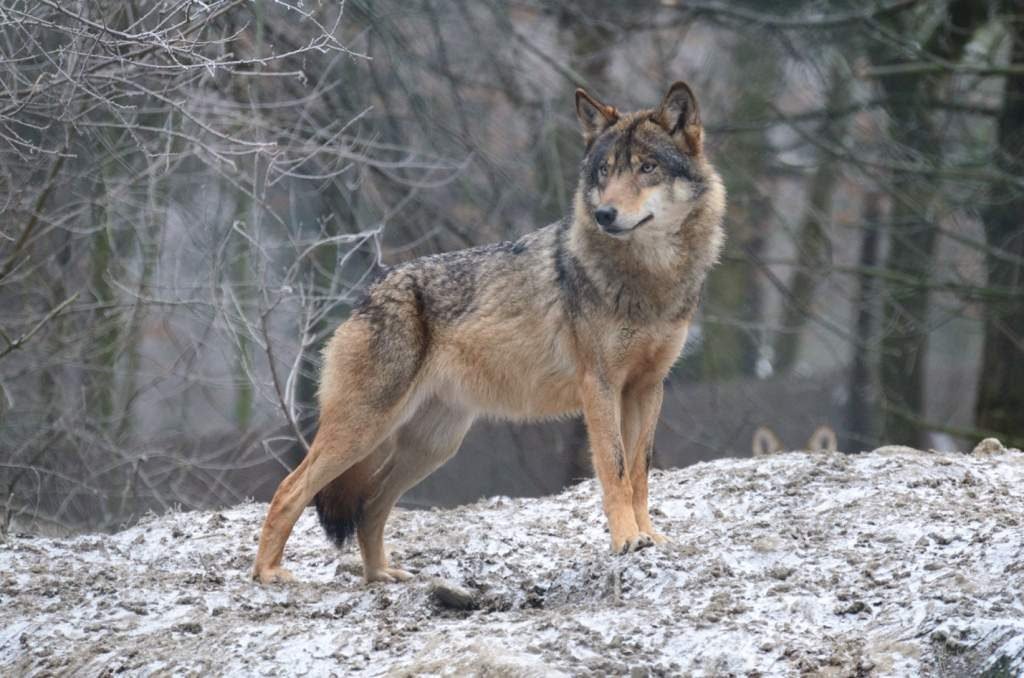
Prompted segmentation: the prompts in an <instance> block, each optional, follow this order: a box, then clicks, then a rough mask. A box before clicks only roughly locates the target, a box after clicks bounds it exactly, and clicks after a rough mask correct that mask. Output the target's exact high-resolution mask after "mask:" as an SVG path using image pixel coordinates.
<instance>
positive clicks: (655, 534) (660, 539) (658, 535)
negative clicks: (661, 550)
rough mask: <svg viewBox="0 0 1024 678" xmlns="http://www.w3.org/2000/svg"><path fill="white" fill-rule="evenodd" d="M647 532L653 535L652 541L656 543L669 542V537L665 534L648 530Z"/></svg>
mask: <svg viewBox="0 0 1024 678" xmlns="http://www.w3.org/2000/svg"><path fill="white" fill-rule="evenodd" d="M647 534H649V535H650V536H651V541H653V542H654V543H655V544H667V543H668V537H666V536H665V535H663V534H662V533H660V532H648V533H647Z"/></svg>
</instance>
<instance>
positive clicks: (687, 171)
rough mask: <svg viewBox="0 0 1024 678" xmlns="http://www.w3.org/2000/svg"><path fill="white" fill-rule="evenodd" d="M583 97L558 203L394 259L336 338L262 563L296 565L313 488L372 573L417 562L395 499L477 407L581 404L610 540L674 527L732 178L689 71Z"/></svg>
mask: <svg viewBox="0 0 1024 678" xmlns="http://www.w3.org/2000/svg"><path fill="white" fill-rule="evenodd" d="M576 113H577V116H578V118H579V121H580V125H581V127H582V132H583V142H584V155H583V160H582V162H581V164H580V172H579V182H578V186H577V190H576V192H575V194H574V197H573V201H572V205H571V208H570V210H569V211H568V214H567V215H566V216H565V217H564V218H563V219H561V220H560V221H558V222H556V223H554V224H551V225H549V226H547V227H545V228H541V229H539V230H537V231H534V232H531V233H529V234H527V235H525V236H524V237H522V238H520V239H519V240H517V241H515V242H503V243H498V244H492V245H486V246H482V247H475V248H471V249H466V250H461V251H456V252H449V253H444V254H438V255H434V256H427V257H423V258H420V259H415V260H413V261H409V262H406V263H403V264H400V265H397V266H395V267H393V268H390V269H388V270H387V271H386V272H385V273H384V274H383V275H382V276H381V277H380V278H379V279H378V280H377V281H376V282H375V283H373V284H372V285H371V286H370V287H369V289H368V290H367V292H366V295H365V299H364V300H363V301H362V302H361V303H360V304H358V305H357V306H356V307H355V308H354V309H353V311H352V313H351V315H350V316H349V318H348V319H347V320H346V321H345V322H344V323H342V325H341V326H340V327H339V328H338V329H337V331H336V332H335V334H334V335H333V337H332V338H331V339H330V341H329V342H328V344H327V346H326V348H325V350H324V353H323V367H322V372H321V378H320V389H319V404H320V424H319V430H318V432H317V435H316V437H315V439H314V441H313V444H312V445H311V447H310V450H309V453H308V454H307V456H306V457H305V459H304V460H303V461H302V463H300V464H299V465H298V466H297V467H296V468H295V470H294V471H293V472H292V473H291V474H290V475H288V476H287V477H286V478H285V479H284V480H283V481H282V482H281V485H280V487H279V488H278V489H277V491H276V493H275V494H274V497H273V499H272V501H271V502H270V506H269V508H268V511H267V515H266V519H265V521H264V523H263V529H262V531H261V534H260V542H259V548H258V552H257V554H256V561H255V564H254V566H253V571H252V575H253V578H254V579H256V580H258V581H259V582H261V583H269V582H274V581H288V580H291V579H292V576H291V575H290V574H289V573H288V572H287V570H285V569H283V568H282V567H281V558H282V554H283V552H284V546H285V542H286V541H287V539H288V536H289V535H290V533H291V530H292V527H293V526H294V524H295V521H296V519H297V518H298V517H299V515H300V514H301V513H302V510H303V508H304V507H305V506H306V505H307V504H308V503H309V502H310V500H313V499H314V498H315V503H316V509H317V513H318V515H319V518H320V522H321V523H322V525H323V527H324V528H325V530H326V532H327V534H328V536H329V537H331V538H332V539H333V540H334V541H335V542H336V543H337V544H338V545H339V546H340V545H341V544H343V543H344V542H345V541H346V540H347V539H349V538H350V537H352V536H353V535H354V536H355V537H356V539H357V541H358V543H359V548H360V551H361V554H362V560H363V574H364V576H365V579H366V581H367V582H374V581H384V582H394V581H404V580H407V579H409V578H410V577H411V576H412V575H411V574H410V573H409V572H406V571H404V570H401V569H399V568H396V567H393V566H392V565H391V564H390V563H389V562H388V558H387V555H386V552H385V549H384V524H385V522H386V521H387V518H388V514H389V513H390V512H391V509H392V507H393V506H394V504H395V502H396V501H397V500H398V499H399V497H400V496H401V495H402V494H403V493H404V492H405V491H406V490H408V489H409V488H411V487H412V486H413V485H415V484H416V483H418V482H419V481H420V480H422V479H423V478H425V477H426V476H427V475H429V474H430V473H431V472H432V471H434V470H435V469H436V468H438V467H439V466H440V465H441V464H443V463H444V462H445V461H446V460H447V459H449V458H450V457H451V456H452V455H453V454H455V452H456V451H457V450H458V448H459V445H460V443H461V442H462V439H463V437H464V436H465V435H466V432H467V430H468V429H469V427H470V425H471V424H472V422H473V420H474V419H475V418H476V417H478V416H482V415H483V416H491V417H497V418H505V419H512V420H538V419H545V418H554V417H565V416H576V415H579V414H582V415H583V417H584V420H585V424H586V429H587V435H588V439H589V442H590V447H591V454H592V456H593V464H594V469H595V471H596V474H597V477H598V479H599V480H600V484H601V490H602V499H603V501H602V503H603V508H604V513H605V515H606V517H607V521H608V530H609V532H610V536H611V548H612V550H613V551H615V552H619V553H624V552H630V551H634V550H636V549H641V548H644V547H647V546H651V545H652V544H656V543H661V542H663V541H665V537H663V536H662V535H660V534H659V533H658V532H657V531H655V529H654V526H653V525H652V524H651V518H650V515H649V513H648V510H647V474H648V469H649V467H650V462H651V451H652V444H653V440H654V430H655V426H656V424H657V421H658V414H659V411H660V409H661V403H662V395H663V382H664V379H665V377H666V375H667V374H668V371H669V369H670V368H671V367H672V365H673V363H674V362H675V361H676V359H677V358H678V356H679V354H680V352H681V350H682V348H683V344H684V342H685V341H686V335H687V331H688V329H689V326H690V323H691V320H692V319H693V316H694V312H695V310H696V309H697V304H698V301H699V298H700V293H701V289H702V286H703V284H704V280H705V278H706V276H707V274H708V272H709V270H710V269H711V268H712V266H713V265H714V264H715V262H716V261H717V259H718V257H719V253H720V251H721V248H722V245H723V241H724V238H725V235H724V230H723V227H722V221H723V217H724V214H725V203H726V195H725V187H724V185H723V183H722V180H721V178H720V177H719V175H718V173H717V172H716V171H715V169H714V168H713V167H712V165H711V163H710V162H709V160H708V158H707V156H706V154H705V152H704V128H703V125H702V122H701V117H700V112H699V108H698V104H697V99H696V97H695V96H694V94H693V91H692V90H691V88H690V87H689V86H688V85H687V84H686V83H684V82H676V83H675V84H673V85H672V86H671V87H670V88H669V90H668V92H667V94H666V95H665V96H664V98H663V99H662V101H661V103H660V105H658V106H657V107H656V108H652V109H646V110H639V111H635V112H632V113H622V112H619V111H618V110H617V109H616V108H615V107H613V106H610V105H607V104H604V103H602V102H600V101H599V100H597V99H596V98H594V97H593V96H591V95H590V94H588V93H587V92H585V91H584V90H582V89H579V90H577V91H576Z"/></svg>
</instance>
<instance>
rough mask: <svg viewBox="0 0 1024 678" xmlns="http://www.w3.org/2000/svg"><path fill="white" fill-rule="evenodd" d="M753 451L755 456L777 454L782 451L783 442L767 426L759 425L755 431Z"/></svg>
mask: <svg viewBox="0 0 1024 678" xmlns="http://www.w3.org/2000/svg"><path fill="white" fill-rule="evenodd" d="M750 448H751V452H753V453H754V456H755V457H767V456H768V455H769V454H776V453H777V452H781V451H782V443H781V442H780V441H779V437H778V436H777V435H775V432H774V431H772V430H771V429H770V428H768V427H767V426H758V427H757V430H756V431H754V439H753V440H752V441H751V444H750Z"/></svg>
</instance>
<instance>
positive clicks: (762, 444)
mask: <svg viewBox="0 0 1024 678" xmlns="http://www.w3.org/2000/svg"><path fill="white" fill-rule="evenodd" d="M804 449H805V450H807V451H808V452H836V451H837V450H838V449H839V443H838V439H837V438H836V432H835V431H834V430H832V427H831V426H826V425H822V426H819V427H818V428H816V429H814V433H812V434H811V437H810V438H808V439H807V445H806V446H804ZM751 451H752V452H753V455H754V456H755V457H766V456H768V455H770V454H778V453H779V452H782V451H783V448H782V441H780V440H779V437H778V436H777V435H775V432H774V431H772V430H771V429H770V428H768V427H767V426H759V427H758V428H757V430H756V431H754V437H753V439H752V440H751Z"/></svg>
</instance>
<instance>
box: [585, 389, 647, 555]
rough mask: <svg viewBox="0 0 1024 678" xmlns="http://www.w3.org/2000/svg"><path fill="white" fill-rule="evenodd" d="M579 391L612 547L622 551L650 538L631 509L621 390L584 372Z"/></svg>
mask: <svg viewBox="0 0 1024 678" xmlns="http://www.w3.org/2000/svg"><path fill="white" fill-rule="evenodd" d="M580 395H581V399H582V401H583V417H584V419H585V420H586V424H587V435H588V436H589V438H590V449H591V454H592V455H593V459H594V470H595V471H597V477H598V480H600V481H601V489H602V492H603V495H604V513H605V515H606V516H607V517H608V530H609V532H611V536H612V550H613V551H615V552H616V553H625V552H628V551H635V550H637V549H641V548H644V547H646V546H650V545H651V544H653V541H652V540H651V538H650V537H649V536H647V535H645V534H641V532H640V529H639V528H638V527H637V523H636V517H635V515H634V512H633V488H632V484H631V482H630V476H629V474H628V473H627V470H628V469H627V464H626V461H627V460H626V453H625V446H624V445H623V442H622V428H621V413H622V410H621V408H622V405H621V393H620V391H619V389H618V388H613V387H612V385H611V384H609V383H608V381H607V380H606V379H605V378H604V377H603V375H587V376H585V377H584V378H583V380H582V383H581V387H580Z"/></svg>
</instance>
